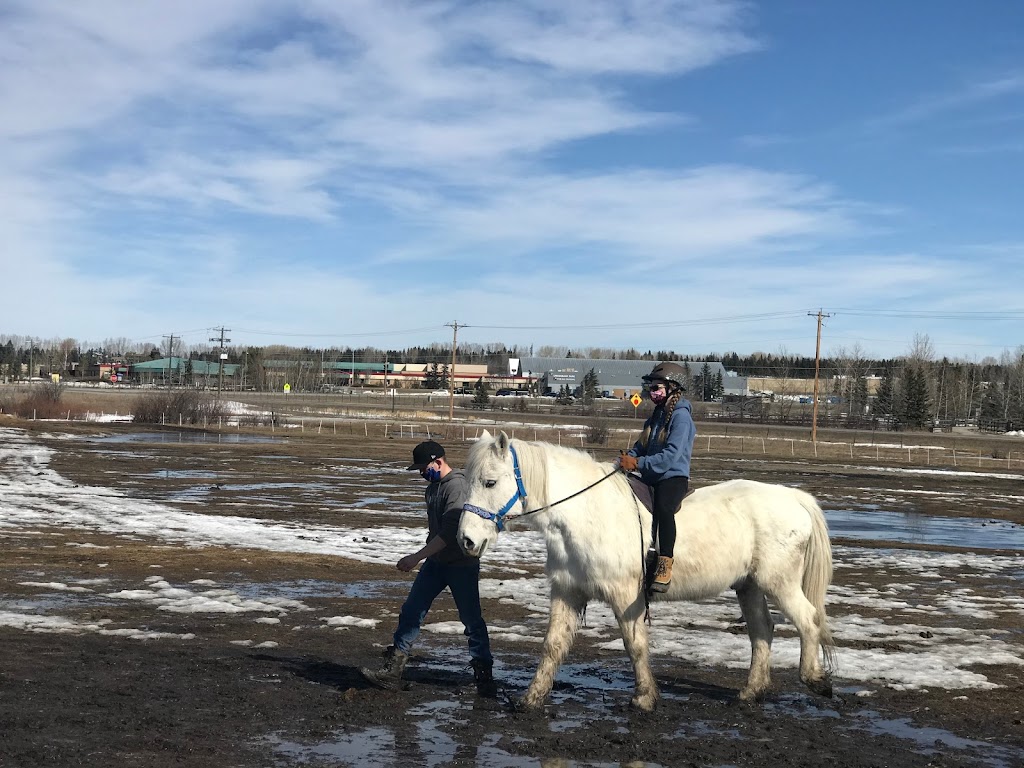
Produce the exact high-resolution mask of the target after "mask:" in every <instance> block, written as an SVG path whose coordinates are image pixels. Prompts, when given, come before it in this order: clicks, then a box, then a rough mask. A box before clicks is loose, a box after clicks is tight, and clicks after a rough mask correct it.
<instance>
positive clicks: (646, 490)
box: [626, 475, 654, 513]
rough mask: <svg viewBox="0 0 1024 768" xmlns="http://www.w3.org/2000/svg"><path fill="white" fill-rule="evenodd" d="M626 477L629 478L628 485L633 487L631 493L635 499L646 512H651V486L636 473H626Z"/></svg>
mask: <svg viewBox="0 0 1024 768" xmlns="http://www.w3.org/2000/svg"><path fill="white" fill-rule="evenodd" d="M626 478H627V479H628V480H629V487H630V488H632V489H633V495H634V496H636V499H637V501H639V502H640V503H641V504H643V505H644V508H645V509H646V510H647V511H648V512H651V513H653V512H654V500H653V499H652V497H651V486H649V485H647V483H645V482H643V481H642V480H641V479H640V478H639V477H638V476H636V475H626Z"/></svg>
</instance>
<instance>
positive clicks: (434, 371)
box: [423, 361, 441, 389]
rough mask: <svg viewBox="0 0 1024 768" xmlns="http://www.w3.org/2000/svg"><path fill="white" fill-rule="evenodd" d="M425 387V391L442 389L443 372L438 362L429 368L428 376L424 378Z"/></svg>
mask: <svg viewBox="0 0 1024 768" xmlns="http://www.w3.org/2000/svg"><path fill="white" fill-rule="evenodd" d="M423 386H424V388H425V389H439V388H440V387H441V372H440V370H439V368H438V365H437V361H434V362H433V363H431V364H430V365H429V366H427V372H426V375H425V376H424V377H423Z"/></svg>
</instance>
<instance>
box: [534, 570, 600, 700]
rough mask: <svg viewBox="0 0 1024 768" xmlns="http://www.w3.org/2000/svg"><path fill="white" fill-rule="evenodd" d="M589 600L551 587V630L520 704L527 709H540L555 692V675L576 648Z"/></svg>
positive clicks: (549, 619) (545, 639)
mask: <svg viewBox="0 0 1024 768" xmlns="http://www.w3.org/2000/svg"><path fill="white" fill-rule="evenodd" d="M586 604H587V601H586V600H584V599H582V598H580V597H578V596H569V595H564V594H561V593H560V592H557V591H555V587H552V588H551V613H550V616H549V617H548V631H547V634H546V635H545V636H544V647H543V650H542V651H541V657H540V664H538V665H537V672H536V674H535V675H534V676H533V681H532V682H531V683H530V687H529V688H527V689H526V695H525V696H523V699H522V701H521V702H520V704H521V706H523V707H525V708H527V709H536V708H538V707H541V706H543V705H544V699H546V698H547V696H548V694H549V693H551V686H552V685H554V682H555V674H556V673H557V672H558V668H559V667H560V666H561V665H562V662H563V661H564V660H565V657H566V656H567V655H568V653H569V649H570V648H572V642H573V639H574V638H575V637H576V629H577V628H578V627H579V623H580V615H581V614H582V612H583V608H584V607H585V606H586Z"/></svg>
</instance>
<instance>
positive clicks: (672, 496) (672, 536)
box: [651, 477, 690, 557]
mask: <svg viewBox="0 0 1024 768" xmlns="http://www.w3.org/2000/svg"><path fill="white" fill-rule="evenodd" d="M689 485H690V478H688V477H670V478H668V479H667V480H662V481H661V482H660V483H655V484H654V485H652V486H651V495H652V497H653V502H654V521H655V523H656V525H657V530H658V554H659V555H661V556H662V557H672V553H673V552H674V551H675V548H676V510H678V509H679V503H680V502H681V501H682V500H683V497H684V496H685V495H686V489H687V488H688V487H689Z"/></svg>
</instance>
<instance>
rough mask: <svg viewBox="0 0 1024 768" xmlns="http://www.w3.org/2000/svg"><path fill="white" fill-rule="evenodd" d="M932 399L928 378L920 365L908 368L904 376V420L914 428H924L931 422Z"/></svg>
mask: <svg viewBox="0 0 1024 768" xmlns="http://www.w3.org/2000/svg"><path fill="white" fill-rule="evenodd" d="M930 400H931V398H930V397H929V396H928V378H927V376H926V375H925V372H924V369H923V368H922V367H921V366H920V365H913V366H910V367H909V368H907V370H906V374H905V376H904V390H903V419H904V421H905V422H906V423H907V424H908V425H909V426H912V427H924V426H925V425H926V424H928V422H929V420H930V413H931V402H930Z"/></svg>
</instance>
